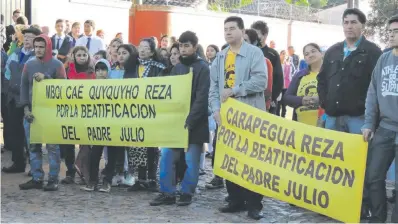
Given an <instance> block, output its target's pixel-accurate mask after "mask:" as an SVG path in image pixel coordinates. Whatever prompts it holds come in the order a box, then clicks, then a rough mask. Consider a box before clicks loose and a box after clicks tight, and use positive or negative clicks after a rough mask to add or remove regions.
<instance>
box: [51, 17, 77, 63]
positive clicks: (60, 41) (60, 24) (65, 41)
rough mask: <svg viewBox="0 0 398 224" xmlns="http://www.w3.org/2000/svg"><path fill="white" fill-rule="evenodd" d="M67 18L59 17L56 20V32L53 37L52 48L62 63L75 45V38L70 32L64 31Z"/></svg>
mask: <svg viewBox="0 0 398 224" xmlns="http://www.w3.org/2000/svg"><path fill="white" fill-rule="evenodd" d="M64 28H65V20H63V19H57V21H56V22H55V32H56V34H54V35H53V36H52V37H51V42H52V49H53V51H56V52H57V54H56V55H57V58H58V60H60V61H61V62H62V63H65V61H66V59H67V57H68V54H69V51H70V49H71V48H72V46H73V39H72V37H71V36H69V35H68V34H65V33H64Z"/></svg>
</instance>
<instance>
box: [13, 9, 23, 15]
mask: <svg viewBox="0 0 398 224" xmlns="http://www.w3.org/2000/svg"><path fill="white" fill-rule="evenodd" d="M17 13H21V10H20V9H15V10H14V12H12V15H15V14H17Z"/></svg>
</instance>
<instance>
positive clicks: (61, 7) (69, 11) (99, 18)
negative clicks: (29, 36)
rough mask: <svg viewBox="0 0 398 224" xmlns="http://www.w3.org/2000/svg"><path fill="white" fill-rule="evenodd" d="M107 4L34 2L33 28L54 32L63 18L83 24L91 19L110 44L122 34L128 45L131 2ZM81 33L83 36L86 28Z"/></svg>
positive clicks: (98, 1)
mask: <svg viewBox="0 0 398 224" xmlns="http://www.w3.org/2000/svg"><path fill="white" fill-rule="evenodd" d="M107 2H108V3H106V2H105V1H104V2H102V1H101V0H32V24H39V25H40V26H49V27H50V29H51V30H52V32H54V27H55V20H56V19H59V18H63V19H68V20H71V21H73V22H80V23H82V24H83V23H84V21H85V20H87V19H92V20H94V21H95V22H96V29H103V30H104V31H105V40H106V43H109V42H110V40H111V39H112V38H113V37H115V35H116V33H118V32H122V33H123V35H124V39H125V40H126V41H127V40H128V26H129V8H130V6H131V3H130V2H128V1H126V2H116V1H115V2H109V1H107ZM109 3H111V4H109ZM81 31H82V32H83V26H82V27H81Z"/></svg>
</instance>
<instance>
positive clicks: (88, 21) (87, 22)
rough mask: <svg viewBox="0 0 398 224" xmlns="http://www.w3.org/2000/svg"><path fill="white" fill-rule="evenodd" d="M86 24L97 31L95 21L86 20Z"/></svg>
mask: <svg viewBox="0 0 398 224" xmlns="http://www.w3.org/2000/svg"><path fill="white" fill-rule="evenodd" d="M84 24H89V25H90V26H91V27H93V29H94V30H95V22H94V20H91V19H89V20H86V21H85V22H84Z"/></svg>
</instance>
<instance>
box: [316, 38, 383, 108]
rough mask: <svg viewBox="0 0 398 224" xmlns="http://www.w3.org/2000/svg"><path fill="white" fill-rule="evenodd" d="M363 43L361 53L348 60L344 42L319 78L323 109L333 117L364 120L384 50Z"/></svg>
mask: <svg viewBox="0 0 398 224" xmlns="http://www.w3.org/2000/svg"><path fill="white" fill-rule="evenodd" d="M362 38H363V39H362V40H361V42H360V43H359V45H358V47H357V49H356V50H355V51H353V52H351V54H350V55H349V56H348V57H347V58H346V59H345V60H344V42H340V43H337V44H335V45H333V46H332V47H330V48H329V49H328V50H327V51H326V54H325V57H324V61H323V65H322V68H321V71H320V72H319V74H318V77H317V79H318V94H319V101H320V104H321V107H322V108H324V109H325V112H326V114H328V115H330V116H343V115H349V116H361V115H363V114H364V113H365V100H366V94H367V91H368V87H369V84H370V80H371V76H372V72H373V69H374V67H375V66H376V63H377V60H378V59H379V57H380V55H381V53H382V52H381V50H380V48H379V47H377V46H376V44H374V43H372V42H369V41H368V40H366V39H365V37H362Z"/></svg>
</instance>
